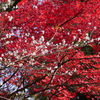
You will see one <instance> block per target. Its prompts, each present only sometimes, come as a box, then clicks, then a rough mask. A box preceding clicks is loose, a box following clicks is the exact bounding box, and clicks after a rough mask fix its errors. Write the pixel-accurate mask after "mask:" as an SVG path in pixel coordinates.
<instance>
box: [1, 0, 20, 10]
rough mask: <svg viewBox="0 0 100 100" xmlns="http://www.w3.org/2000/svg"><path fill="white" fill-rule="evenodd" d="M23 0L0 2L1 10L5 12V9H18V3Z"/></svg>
mask: <svg viewBox="0 0 100 100" xmlns="http://www.w3.org/2000/svg"><path fill="white" fill-rule="evenodd" d="M20 1H21V0H11V1H8V2H3V3H1V4H0V12H5V11H12V10H16V9H18V8H16V5H17V4H18V3H19V2H20Z"/></svg>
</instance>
